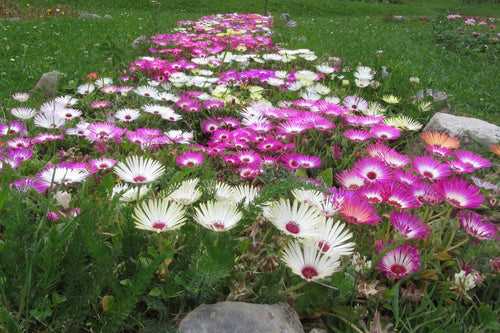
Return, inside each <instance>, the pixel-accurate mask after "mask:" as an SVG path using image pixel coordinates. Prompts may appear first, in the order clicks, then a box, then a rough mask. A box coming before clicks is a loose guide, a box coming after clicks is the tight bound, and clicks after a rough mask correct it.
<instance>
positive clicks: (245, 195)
mask: <svg viewBox="0 0 500 333" xmlns="http://www.w3.org/2000/svg"><path fill="white" fill-rule="evenodd" d="M235 193H236V199H237V200H238V201H237V202H238V203H240V202H242V203H243V206H245V207H248V205H250V204H251V203H252V202H253V201H255V199H256V198H257V197H258V196H259V194H260V188H258V187H256V186H252V185H248V184H246V185H239V186H237V187H236V188H235Z"/></svg>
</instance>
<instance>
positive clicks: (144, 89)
mask: <svg viewBox="0 0 500 333" xmlns="http://www.w3.org/2000/svg"><path fill="white" fill-rule="evenodd" d="M134 92H135V93H136V94H137V95H139V96H144V97H150V98H156V97H158V90H157V89H156V88H155V87H150V86H140V87H137V88H136V89H135V90H134Z"/></svg>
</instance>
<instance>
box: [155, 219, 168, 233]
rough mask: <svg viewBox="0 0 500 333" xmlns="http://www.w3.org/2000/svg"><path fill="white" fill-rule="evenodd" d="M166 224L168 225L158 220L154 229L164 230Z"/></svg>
mask: <svg viewBox="0 0 500 333" xmlns="http://www.w3.org/2000/svg"><path fill="white" fill-rule="evenodd" d="M166 226H167V225H166V224H165V223H163V222H161V221H157V222H155V223H153V225H152V227H153V229H155V230H158V231H160V230H163V229H164V228H165V227H166Z"/></svg>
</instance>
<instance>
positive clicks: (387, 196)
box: [383, 182, 421, 209]
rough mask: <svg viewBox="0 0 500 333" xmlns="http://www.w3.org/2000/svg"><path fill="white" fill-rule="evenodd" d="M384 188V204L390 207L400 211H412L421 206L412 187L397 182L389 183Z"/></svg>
mask: <svg viewBox="0 0 500 333" xmlns="http://www.w3.org/2000/svg"><path fill="white" fill-rule="evenodd" d="M383 186H384V189H383V195H384V202H385V203H387V204H388V205H390V206H393V207H396V208H399V209H410V208H417V207H420V206H421V203H420V202H419V201H418V200H417V198H416V197H415V195H414V194H413V192H412V190H411V187H410V186H408V185H406V184H404V183H397V182H387V183H385V184H384V185H383Z"/></svg>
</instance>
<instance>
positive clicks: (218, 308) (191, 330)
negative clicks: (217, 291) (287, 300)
mask: <svg viewBox="0 0 500 333" xmlns="http://www.w3.org/2000/svg"><path fill="white" fill-rule="evenodd" d="M179 332H180V333H235V332H238V333H304V329H303V327H302V324H301V323H300V320H299V316H298V315H297V313H296V312H295V311H294V310H293V309H292V308H291V307H290V306H289V305H288V304H273V305H267V304H250V303H244V302H220V303H216V304H210V305H207V304H203V305H200V306H199V307H197V308H196V309H194V310H193V311H192V312H190V313H189V314H188V315H187V316H186V317H185V318H184V319H183V320H182V321H181V323H180V326H179Z"/></svg>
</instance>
